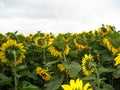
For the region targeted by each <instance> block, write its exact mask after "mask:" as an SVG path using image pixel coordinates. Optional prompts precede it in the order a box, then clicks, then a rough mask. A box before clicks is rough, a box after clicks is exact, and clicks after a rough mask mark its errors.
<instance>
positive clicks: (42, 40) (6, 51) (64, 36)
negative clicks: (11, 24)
mask: <svg viewBox="0 0 120 90" xmlns="http://www.w3.org/2000/svg"><path fill="white" fill-rule="evenodd" d="M0 90H120V32H119V31H117V30H116V29H115V27H114V26H111V25H102V26H101V27H99V28H98V29H96V30H93V31H89V32H85V31H83V32H81V33H69V32H68V33H60V34H58V35H54V34H52V33H44V32H41V31H38V32H37V33H35V34H30V35H24V34H21V33H18V32H17V31H16V32H8V33H6V34H2V32H1V33H0Z"/></svg>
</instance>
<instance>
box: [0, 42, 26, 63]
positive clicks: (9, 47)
mask: <svg viewBox="0 0 120 90" xmlns="http://www.w3.org/2000/svg"><path fill="white" fill-rule="evenodd" d="M23 48H24V46H23V45H22V43H17V42H16V40H8V41H7V42H6V43H3V44H2V46H1V51H0V56H1V57H0V58H1V62H9V61H13V60H14V55H13V51H15V53H16V64H19V63H22V60H23V58H25V55H24V53H25V52H26V51H25V49H23Z"/></svg>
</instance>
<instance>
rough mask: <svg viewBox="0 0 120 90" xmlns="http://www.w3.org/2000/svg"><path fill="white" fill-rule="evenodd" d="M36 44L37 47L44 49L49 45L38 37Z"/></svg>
mask: <svg viewBox="0 0 120 90" xmlns="http://www.w3.org/2000/svg"><path fill="white" fill-rule="evenodd" d="M35 44H36V46H37V47H40V48H44V47H46V45H47V41H46V39H44V38H41V37H36V38H35Z"/></svg>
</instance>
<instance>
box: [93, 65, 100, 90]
mask: <svg viewBox="0 0 120 90" xmlns="http://www.w3.org/2000/svg"><path fill="white" fill-rule="evenodd" d="M94 67H95V72H96V75H97V86H98V88H99V87H100V77H99V73H98V70H97V68H96V65H94Z"/></svg>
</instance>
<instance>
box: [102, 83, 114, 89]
mask: <svg viewBox="0 0 120 90" xmlns="http://www.w3.org/2000/svg"><path fill="white" fill-rule="evenodd" d="M103 90H115V89H114V88H113V87H112V86H111V85H110V84H103Z"/></svg>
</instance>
